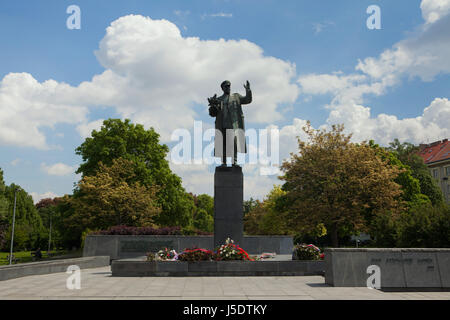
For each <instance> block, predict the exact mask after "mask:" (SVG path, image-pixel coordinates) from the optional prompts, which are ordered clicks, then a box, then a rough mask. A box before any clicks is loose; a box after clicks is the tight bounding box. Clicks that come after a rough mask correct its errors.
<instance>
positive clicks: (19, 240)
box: [2, 184, 46, 250]
mask: <svg viewBox="0 0 450 320" xmlns="http://www.w3.org/2000/svg"><path fill="white" fill-rule="evenodd" d="M3 189H4V197H5V198H6V199H7V202H8V203H9V206H8V210H7V213H6V217H5V215H3V219H4V221H5V222H6V226H7V227H6V228H5V224H3V225H4V227H3V230H4V231H3V248H2V249H3V250H9V249H10V245H11V243H10V242H11V233H12V221H13V210H14V193H15V192H14V191H15V190H17V192H16V220H15V228H14V250H31V249H35V248H37V247H38V246H40V245H42V244H43V242H44V241H45V240H44V239H45V237H46V236H45V228H44V226H43V224H42V219H41V217H40V216H39V213H38V211H37V210H36V208H35V206H34V204H33V198H32V197H31V196H30V195H29V194H28V193H27V192H26V191H25V190H23V189H21V188H20V187H19V186H17V185H15V184H11V185H10V186H5V187H4V188H3ZM5 218H6V219H5ZM5 231H6V232H5Z"/></svg>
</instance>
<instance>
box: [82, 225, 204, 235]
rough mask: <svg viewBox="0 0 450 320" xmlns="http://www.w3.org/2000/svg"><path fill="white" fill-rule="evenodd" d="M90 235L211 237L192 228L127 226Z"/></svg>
mask: <svg viewBox="0 0 450 320" xmlns="http://www.w3.org/2000/svg"><path fill="white" fill-rule="evenodd" d="M90 234H96V235H104V236H106V235H132V236H145V235H158V236H171V235H211V233H210V232H204V231H201V230H197V229H193V228H181V227H163V228H152V227H129V226H114V227H110V228H109V229H107V230H100V231H95V232H91V233H90Z"/></svg>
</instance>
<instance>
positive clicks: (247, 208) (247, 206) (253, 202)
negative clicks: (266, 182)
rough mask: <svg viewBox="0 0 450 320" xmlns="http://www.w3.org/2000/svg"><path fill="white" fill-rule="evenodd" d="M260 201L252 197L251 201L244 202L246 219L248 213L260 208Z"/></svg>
mask: <svg viewBox="0 0 450 320" xmlns="http://www.w3.org/2000/svg"><path fill="white" fill-rule="evenodd" d="M258 203H259V202H258V200H255V199H253V198H252V197H250V199H248V200H245V201H244V217H245V215H246V214H247V213H249V212H250V211H252V210H253V209H255V208H256V207H257V206H258Z"/></svg>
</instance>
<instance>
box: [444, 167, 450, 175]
mask: <svg viewBox="0 0 450 320" xmlns="http://www.w3.org/2000/svg"><path fill="white" fill-rule="evenodd" d="M445 175H446V176H447V177H448V176H450V166H448V167H445Z"/></svg>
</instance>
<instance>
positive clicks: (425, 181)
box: [389, 139, 444, 205]
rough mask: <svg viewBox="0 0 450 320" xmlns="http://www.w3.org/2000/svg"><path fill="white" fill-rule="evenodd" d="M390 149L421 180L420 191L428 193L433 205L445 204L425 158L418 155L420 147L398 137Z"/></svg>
mask: <svg viewBox="0 0 450 320" xmlns="http://www.w3.org/2000/svg"><path fill="white" fill-rule="evenodd" d="M389 150H390V151H392V152H394V153H395V154H396V156H397V158H398V159H399V160H400V161H401V162H402V163H403V164H405V165H407V166H409V167H410V168H411V171H412V176H413V177H414V178H415V179H417V180H418V182H419V185H420V192H421V193H422V194H424V195H426V196H427V197H428V198H429V199H430V201H431V203H432V204H433V205H441V204H443V202H444V197H443V195H442V191H441V189H440V188H439V186H438V185H437V183H436V181H435V180H434V179H433V178H432V177H431V174H430V171H429V170H428V168H427V165H426V164H425V163H424V162H423V159H422V158H421V157H420V156H419V155H418V152H419V147H417V146H415V145H413V144H412V143H409V142H404V143H400V141H399V140H398V139H395V140H394V141H393V142H391V143H390V144H389Z"/></svg>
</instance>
